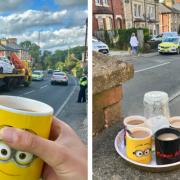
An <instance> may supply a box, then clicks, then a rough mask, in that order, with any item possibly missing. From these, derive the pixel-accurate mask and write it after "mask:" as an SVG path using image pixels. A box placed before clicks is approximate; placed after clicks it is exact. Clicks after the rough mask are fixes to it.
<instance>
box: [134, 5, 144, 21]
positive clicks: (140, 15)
mask: <svg viewBox="0 0 180 180" xmlns="http://www.w3.org/2000/svg"><path fill="white" fill-rule="evenodd" d="M135 6H136V8H135ZM139 7H140V9H139ZM139 10H140V12H139ZM133 17H134V18H142V17H143V5H142V4H141V3H133Z"/></svg>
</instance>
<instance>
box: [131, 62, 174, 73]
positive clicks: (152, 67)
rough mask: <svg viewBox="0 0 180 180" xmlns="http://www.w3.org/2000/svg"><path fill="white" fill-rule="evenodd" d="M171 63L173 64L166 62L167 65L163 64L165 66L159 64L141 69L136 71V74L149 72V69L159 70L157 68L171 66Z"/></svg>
mask: <svg viewBox="0 0 180 180" xmlns="http://www.w3.org/2000/svg"><path fill="white" fill-rule="evenodd" d="M170 63H171V62H166V63H163V64H158V65H155V66H151V67H148V68H144V69H140V70H137V71H135V73H138V72H142V71H146V70H149V69H154V68H157V67H160V66H165V65H167V64H170Z"/></svg>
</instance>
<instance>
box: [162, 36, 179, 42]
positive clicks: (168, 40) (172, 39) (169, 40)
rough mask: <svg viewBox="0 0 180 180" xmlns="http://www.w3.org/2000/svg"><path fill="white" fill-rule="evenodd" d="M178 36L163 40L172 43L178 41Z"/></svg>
mask: <svg viewBox="0 0 180 180" xmlns="http://www.w3.org/2000/svg"><path fill="white" fill-rule="evenodd" d="M178 40H179V39H178V38H170V37H168V38H163V40H162V42H172V43H178Z"/></svg>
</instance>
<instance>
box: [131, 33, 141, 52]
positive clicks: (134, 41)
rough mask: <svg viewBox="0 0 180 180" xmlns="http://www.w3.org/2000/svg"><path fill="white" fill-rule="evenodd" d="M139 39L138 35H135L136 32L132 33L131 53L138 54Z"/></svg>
mask: <svg viewBox="0 0 180 180" xmlns="http://www.w3.org/2000/svg"><path fill="white" fill-rule="evenodd" d="M138 44H139V42H138V40H137V37H136V35H135V33H132V35H131V39H130V45H131V54H132V55H133V54H134V55H136V54H137V48H138Z"/></svg>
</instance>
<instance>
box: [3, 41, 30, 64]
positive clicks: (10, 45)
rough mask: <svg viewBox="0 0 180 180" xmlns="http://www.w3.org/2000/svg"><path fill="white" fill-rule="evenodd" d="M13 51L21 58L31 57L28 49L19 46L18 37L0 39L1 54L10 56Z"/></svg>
mask: <svg viewBox="0 0 180 180" xmlns="http://www.w3.org/2000/svg"><path fill="white" fill-rule="evenodd" d="M12 53H15V54H16V55H17V56H18V58H19V59H21V60H27V59H30V56H29V53H28V50H27V49H24V48H22V47H21V46H19V45H18V44H17V39H16V38H9V39H5V38H3V39H0V56H6V57H8V56H11V54H12Z"/></svg>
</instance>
